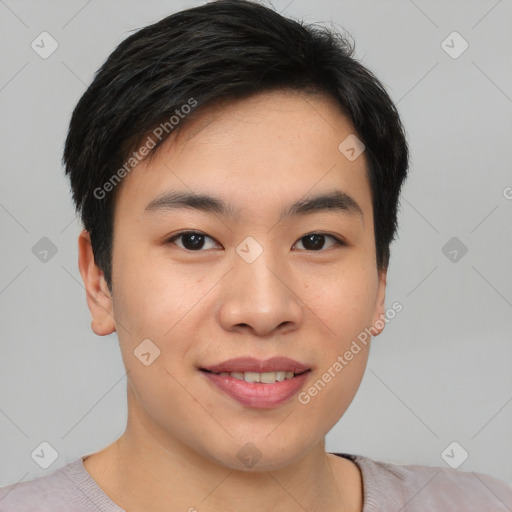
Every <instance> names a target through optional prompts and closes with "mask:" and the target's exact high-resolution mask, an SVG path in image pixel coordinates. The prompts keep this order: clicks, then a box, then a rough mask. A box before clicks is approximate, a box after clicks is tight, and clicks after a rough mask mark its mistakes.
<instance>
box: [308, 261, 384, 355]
mask: <svg viewBox="0 0 512 512" xmlns="http://www.w3.org/2000/svg"><path fill="white" fill-rule="evenodd" d="M333 276H334V277H333ZM376 290H377V288H376V281H375V279H374V278H373V276H372V275H371V274H370V272H369V271H368V268H360V269H358V268H354V267H353V268H352V269H347V270H346V269H342V270H340V271H339V272H336V271H335V270H331V271H330V273H329V275H327V276H321V277H320V278H317V279H316V280H315V281H314V282H312V281H311V280H310V281H309V285H308V287H307V288H306V290H305V297H304V301H305V302H306V304H307V305H308V307H309V308H310V310H311V311H312V312H313V313H314V316H313V318H314V321H316V322H318V323H319V326H321V327H322V330H326V331H327V332H328V333H329V334H330V336H331V337H332V338H335V339H337V340H338V343H337V344H338V345H339V344H340V343H341V342H345V343H346V342H347V341H348V340H351V339H352V338H355V337H357V336H358V334H359V333H360V332H361V331H364V329H365V328H366V327H369V326H370V325H371V322H372V318H373V312H374V309H375V296H376Z"/></svg>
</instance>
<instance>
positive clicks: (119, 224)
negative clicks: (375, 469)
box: [79, 92, 386, 512]
mask: <svg viewBox="0 0 512 512" xmlns="http://www.w3.org/2000/svg"><path fill="white" fill-rule="evenodd" d="M176 133H177V135H176V134H173V136H172V138H171V139H169V140H168V141H167V143H166V145H165V146H164V147H163V148H162V151H161V152H160V153H158V154H157V155H156V158H154V159H152V160H151V161H146V162H143V163H140V164H139V165H138V166H137V167H136V168H135V169H134V170H133V171H132V172H131V173H130V174H129V175H127V176H126V177H125V178H124V180H123V182H122V184H121V185H120V187H121V188H120V189H119V190H118V196H117V202H116V210H115V220H114V239H115V241H114V247H113V293H112V294H110V292H109V290H108V288H107V285H106V282H105V280H104V277H103V273H102V272H101V270H100V269H99V268H98V267H97V266H96V265H95V262H94V258H93V253H92V249H91V245H90V239H89V236H88V233H87V232H86V231H83V232H82V233H81V234H80V236H79V268H80V272H81V275H82V278H83V280H84V284H85V287H86V290H87V300H88V305H89V309H90V311H91V315H92V323H91V327H92V330H93V331H94V332H95V333H96V334H98V335H100V336H104V335H107V334H110V333H111V332H113V331H117V335H118V338H119V343H120V348H121V353H122V357H123V362H124V365H125V367H126V370H127V392H128V422H127V427H126V430H125V432H124V434H123V435H122V436H121V437H120V438H119V439H118V440H117V441H116V442H115V443H113V444H111V445H109V446H108V447H106V448H105V449H104V450H102V451H100V452H97V453H95V454H92V455H90V456H89V457H88V458H87V459H85V462H84V466H85V467H86V469H87V471H88V472H89V473H90V474H91V475H92V477H93V478H94V479H95V480H96V481H97V482H98V484H99V485H100V486H101V487H102V489H103V490H104V491H105V492H106V493H107V494H108V495H109V496H110V497H111V499H112V500H113V501H115V502H116V503H117V504H118V505H119V506H121V507H122V508H124V509H125V510H127V511H128V512H139V511H140V512H142V511H148V510H151V511H152V512H153V511H162V512H163V511H166V512H167V511H169V510H189V509H191V508H192V507H194V508H195V509H197V510H198V511H200V512H202V511H216V510H237V511H238V512H243V511H251V512H252V511H254V510H280V511H285V512H286V511H297V510H304V509H305V510H308V511H315V510H323V511H325V510H333V511H334V510H346V511H361V510H362V506H363V489H362V482H361V474H360V471H359V469H358V467H357V466H356V465H355V464H354V463H352V462H351V461H349V460H347V459H344V458H341V457H337V456H334V455H332V454H328V453H326V452H325V445H324V438H325V435H326V434H327V432H328V431H329V430H330V429H331V428H332V427H333V426H334V425H335V423H336V422H337V421H338V420H339V419H340V418H341V416H342V415H343V414H344V413H345V411H346V410H347V408H348V406H349V405H350V403H351V401H352V399H353V398H354V396H355V394H356V392H357V389H358V387H359V385H360V382H361V379H362V377H363V374H364V371H365V367H366V363H367V358H368V350H369V343H368V345H367V346H366V347H363V349H362V350H361V352H359V353H358V354H357V355H356V356H354V358H353V359H352V360H351V361H350V362H349V364H347V365H346V366H345V367H344V368H343V370H342V371H341V372H339V373H337V374H336V377H335V378H333V379H332V380H331V382H329V383H328V384H327V385H326V386H325V387H324V388H323V389H322V390H321V391H320V392H319V393H318V395H317V396H315V397H314V398H312V399H311V401H310V402H309V403H308V404H306V405H303V404H301V403H300V402H299V401H298V400H297V397H293V398H292V399H290V400H288V401H287V402H286V403H284V404H282V405H279V406H277V407H274V408H271V409H265V410H262V409H256V408H251V407H247V406H244V405H241V404H240V403H238V402H237V401H235V400H233V399H232V398H230V397H228V396H227V395H226V394H224V393H223V392H222V391H219V390H218V389H217V388H216V387H215V386H212V385H211V383H210V382H209V381H208V379H206V378H205V376H204V374H203V373H202V372H200V371H199V370H198V368H199V367H202V366H207V365H212V364H215V363H219V362H222V361H224V360H226V359H230V358H233V357H238V356H248V355H251V356H254V357H256V358H259V359H267V358H269V357H273V356H278V355H284V356H287V357H291V358H293V359H295V360H297V361H300V362H303V363H307V364H308V365H309V366H310V367H311V368H312V372H311V373H310V374H309V376H308V380H307V381H306V383H305V385H304V387H303V389H307V388H309V387H310V386H311V385H312V383H314V382H315V381H317V380H318V379H319V378H320V377H321V375H322V373H324V372H325V371H326V370H327V369H328V368H329V367H332V365H333V363H334V362H335V361H336V358H337V357H338V356H339V355H343V354H344V353H345V352H346V351H347V350H348V349H349V347H350V345H351V343H352V341H353V340H355V339H356V337H357V335H358V334H359V333H360V332H362V331H363V330H364V329H365V328H370V327H372V326H374V324H375V322H377V320H379V319H381V318H384V311H385V309H384V308H385V304H384V302H385V288H386V272H378V271H377V267H376V254H375V242H374V231H373V230H374V227H373V211H372V203H371V190H370V184H369V181H368V177H367V173H366V161H365V158H364V153H363V154H362V155H361V156H360V157H359V158H357V159H356V160H354V161H349V160H348V159H347V158H346V157H345V156H344V155H343V154H342V153H341V152H340V151H339V150H338V145H339V144H340V142H341V141H342V140H343V139H345V137H347V136H348V135H349V134H351V133H354V129H353V127H352V126H351V124H350V122H349V120H348V119H347V118H346V117H345V116H344V115H343V114H342V112H341V111H340V109H339V107H338V106H337V104H336V103H335V102H334V101H333V100H332V99H331V98H330V97H328V96H325V95H320V94H319V95H304V94H299V93H293V92H272V93H265V94H259V95H257V96H253V97H251V98H250V99H245V100H239V101H237V102H230V103H227V104H225V105H221V106H214V107H208V108H207V109H203V110H202V111H200V112H196V115H195V116H194V118H190V119H189V122H188V123H187V124H186V125H184V126H183V129H182V130H181V131H179V132H176ZM169 189H173V190H180V191H184V192H190V191H194V192H197V193H199V192H201V193H207V194H210V195H214V196H218V197H220V198H222V199H223V200H224V201H226V202H230V203H232V204H233V206H234V207H235V208H236V210H237V215H236V216H235V217H233V218H230V217H223V216H221V215H220V214H218V213H207V212H203V211H200V210H197V209H193V208H186V209H175V210H172V211H171V210H169V211H158V212H151V213H147V212H145V207H146V205H147V204H148V203H149V202H150V201H151V200H152V199H154V198H155V197H156V196H157V195H159V194H160V193H162V192H165V191H168V190H169ZM335 189H341V190H343V191H344V192H346V193H348V194H349V195H350V196H352V197H353V198H354V199H355V200H356V201H357V203H358V204H359V206H360V207H361V210H362V213H363V216H362V217H361V216H358V215H349V214H347V213H344V212H340V211H336V210H330V211H329V210H328V211H318V212H314V213H308V214H304V215H298V216H293V217H289V218H287V219H286V220H283V221H281V222H278V219H279V214H280V212H281V211H282V209H283V208H284V207H285V206H287V205H289V204H291V203H292V202H294V201H296V200H298V199H301V198H303V197H304V196H306V195H311V194H316V193H320V192H329V191H332V190H335ZM184 230H195V231H199V232H201V233H204V234H206V235H207V237H206V238H205V243H204V246H203V247H202V248H201V249H199V250H196V251H193V250H187V249H186V248H184V247H185V245H184V244H187V243H188V245H186V246H187V247H190V239H187V240H185V239H184V238H183V237H181V238H178V239H176V240H174V243H172V242H170V243H166V240H168V239H169V238H171V236H173V235H175V234H177V233H179V232H181V231H184ZM311 233H327V234H328V235H333V236H336V237H339V238H341V239H343V240H344V241H345V245H342V246H338V245H336V244H335V243H334V240H333V239H331V238H330V237H329V236H326V238H325V239H324V245H323V247H322V246H321V244H320V246H321V247H322V248H321V249H320V250H312V249H311V245H307V240H306V241H305V240H304V238H303V237H305V235H308V234H311ZM247 236H252V237H253V238H254V239H255V240H256V241H257V242H258V243H259V245H260V246H261V247H262V248H263V253H262V254H261V255H260V256H259V257H258V258H257V259H256V260H255V261H254V262H253V263H251V264H249V263H247V262H246V261H244V259H242V258H241V257H240V256H239V255H238V254H237V252H236V251H235V249H236V247H237V246H238V245H239V244H240V243H241V242H242V241H243V240H244V239H245V238H246V237H247ZM208 237H210V238H208ZM382 323H383V322H382ZM373 331H374V332H375V334H380V332H381V330H379V329H377V328H375V327H374V328H373ZM147 338H149V339H151V340H152V342H153V343H154V344H155V345H156V346H157V347H158V348H159V350H160V356H159V357H158V358H156V359H155V360H154V361H153V362H152V363H151V364H150V365H148V366H145V365H143V364H142V363H141V361H140V360H139V359H138V358H137V357H135V355H134V350H135V349H136V347H137V346H138V345H139V344H140V343H141V341H142V340H144V339H147ZM247 442H251V443H252V444H253V445H255V446H256V447H257V449H258V450H259V452H260V454H261V459H260V460H259V461H258V462H257V464H256V465H255V466H253V467H251V468H248V467H246V466H244V464H243V463H242V461H241V460H240V459H239V458H238V457H237V452H238V451H239V450H240V449H241V448H242V447H243V446H244V445H245V444H246V443H247ZM177 489H178V490H179V492H177V491H176V490H177Z"/></svg>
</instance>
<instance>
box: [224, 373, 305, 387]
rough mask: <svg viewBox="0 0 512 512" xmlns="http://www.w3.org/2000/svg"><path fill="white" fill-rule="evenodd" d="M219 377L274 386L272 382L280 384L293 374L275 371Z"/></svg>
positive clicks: (228, 374) (231, 374) (226, 374)
mask: <svg viewBox="0 0 512 512" xmlns="http://www.w3.org/2000/svg"><path fill="white" fill-rule="evenodd" d="M219 375H220V376H221V377H228V376H229V377H234V378H235V379H238V380H245V382H261V383H263V384H274V382H282V381H283V380H285V379H292V378H293V377H294V375H295V374H294V372H286V371H281V370H280V371H277V372H263V373H258V372H222V373H219Z"/></svg>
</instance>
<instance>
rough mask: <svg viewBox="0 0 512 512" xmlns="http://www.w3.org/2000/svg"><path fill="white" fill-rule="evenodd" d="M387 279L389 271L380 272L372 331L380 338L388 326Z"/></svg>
mask: <svg viewBox="0 0 512 512" xmlns="http://www.w3.org/2000/svg"><path fill="white" fill-rule="evenodd" d="M386 278H387V269H386V270H380V271H379V284H378V286H377V296H376V299H375V310H374V313H373V322H372V327H371V329H370V331H371V332H372V334H373V336H378V335H379V334H380V333H381V332H382V331H383V330H384V327H385V325H386V322H385V318H386V309H385V308H386V304H385V302H386Z"/></svg>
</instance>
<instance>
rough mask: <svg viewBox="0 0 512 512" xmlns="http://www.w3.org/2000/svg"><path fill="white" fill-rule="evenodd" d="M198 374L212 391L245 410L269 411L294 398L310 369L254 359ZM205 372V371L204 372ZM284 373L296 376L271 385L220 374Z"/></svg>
mask: <svg viewBox="0 0 512 512" xmlns="http://www.w3.org/2000/svg"><path fill="white" fill-rule="evenodd" d="M200 370H201V373H202V374H203V375H204V376H205V378H207V379H208V381H209V382H210V383H212V384H213V385H214V386H215V388H216V389H219V390H221V391H222V392H223V393H226V394H227V395H228V396H230V397H231V398H233V399H234V400H236V401H237V402H239V403H240V404H242V405H244V406H247V407H254V408H259V409H270V408H273V407H277V406H279V405H281V404H283V403H285V402H287V401H288V400H290V399H291V398H292V397H293V396H294V395H296V394H297V393H298V392H299V391H300V389H301V388H302V387H303V385H304V382H305V381H306V379H307V378H308V376H309V374H310V373H311V370H312V368H311V367H310V366H307V365H305V364H303V363H299V362H298V361H295V360H293V359H290V358H288V357H272V358H270V359H266V360H264V361H263V360H260V359H256V358H254V357H238V358H236V359H228V360H227V361H223V362H222V363H218V364H215V365H211V366H204V367H202V368H200ZM204 370H207V371H204ZM275 371H287V372H294V373H296V374H297V375H295V377H293V378H291V379H285V380H283V381H276V382H274V383H273V384H263V383H259V382H245V381H244V380H240V379H236V378H235V377H231V376H229V375H222V376H221V375H217V374H218V373H221V372H228V373H230V372H239V373H244V372H257V373H265V372H275Z"/></svg>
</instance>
